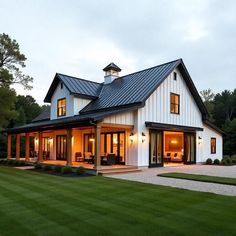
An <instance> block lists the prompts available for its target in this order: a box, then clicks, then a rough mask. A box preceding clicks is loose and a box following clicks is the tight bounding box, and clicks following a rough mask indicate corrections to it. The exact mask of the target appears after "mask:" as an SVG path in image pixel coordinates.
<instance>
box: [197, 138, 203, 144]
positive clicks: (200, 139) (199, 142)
mask: <svg viewBox="0 0 236 236" xmlns="http://www.w3.org/2000/svg"><path fill="white" fill-rule="evenodd" d="M201 143H202V138H201V137H200V136H199V137H198V144H201Z"/></svg>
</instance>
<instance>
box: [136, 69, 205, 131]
mask: <svg viewBox="0 0 236 236" xmlns="http://www.w3.org/2000/svg"><path fill="white" fill-rule="evenodd" d="M175 72H176V73H177V80H174V78H173V73H171V74H170V75H169V76H168V77H167V78H166V79H165V80H164V81H163V82H162V83H161V84H160V86H159V87H158V88H157V89H156V90H155V91H154V92H153V94H152V95H151V96H150V97H149V98H148V99H147V101H146V103H145V107H143V108H142V109H141V113H140V116H141V119H142V121H143V123H145V121H151V122H157V123H163V124H174V125H183V126H192V127H202V115H201V112H200V110H199V108H198V106H197V104H196V102H195V100H194V98H193V96H192V94H191V92H190V90H189V88H188V86H187V84H186V83H185V81H184V79H183V78H182V75H181V73H180V72H179V71H178V70H175ZM171 93H175V94H178V95H180V110H179V114H172V113H170V94H171Z"/></svg>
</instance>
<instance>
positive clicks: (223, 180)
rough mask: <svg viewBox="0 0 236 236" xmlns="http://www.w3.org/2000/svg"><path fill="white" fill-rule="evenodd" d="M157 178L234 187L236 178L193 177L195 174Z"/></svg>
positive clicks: (173, 173)
mask: <svg viewBox="0 0 236 236" xmlns="http://www.w3.org/2000/svg"><path fill="white" fill-rule="evenodd" d="M158 176H162V177H169V178H177V179H188V180H195V181H202V182H210V183H217V184H227V185H236V178H226V177H218V176H210V175H195V174H186V173H177V172H171V173H163V174H158Z"/></svg>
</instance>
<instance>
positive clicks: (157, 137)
mask: <svg viewBox="0 0 236 236" xmlns="http://www.w3.org/2000/svg"><path fill="white" fill-rule="evenodd" d="M149 149H150V151H149V166H150V167H154V166H163V132H162V131H158V130H155V131H154V130H151V131H150V148H149Z"/></svg>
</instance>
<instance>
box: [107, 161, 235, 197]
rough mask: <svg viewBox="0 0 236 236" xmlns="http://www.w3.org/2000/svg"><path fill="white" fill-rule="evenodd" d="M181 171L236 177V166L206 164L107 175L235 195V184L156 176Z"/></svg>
mask: <svg viewBox="0 0 236 236" xmlns="http://www.w3.org/2000/svg"><path fill="white" fill-rule="evenodd" d="M167 172H181V173H191V174H202V175H212V176H222V177H232V178H236V166H207V165H183V166H178V167H161V168H149V169H144V170H143V171H142V172H138V173H127V174H116V175H109V176H108V177H111V178H117V179H125V180H131V181H138V182H143V183H151V184H157V185H164V186H170V187H175V188H183V189H189V190H194V191H201V192H211V193H216V194H221V195H228V196H236V186H230V185H223V184H215V183H205V182H199V181H191V180H183V179H174V178H165V177H160V176H157V174H160V173H167Z"/></svg>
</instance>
